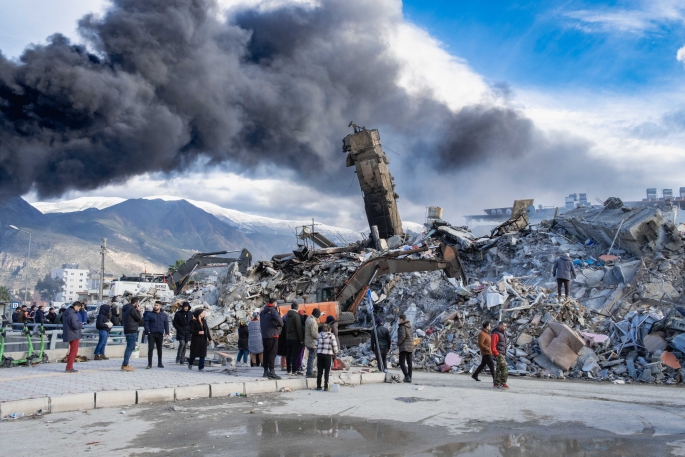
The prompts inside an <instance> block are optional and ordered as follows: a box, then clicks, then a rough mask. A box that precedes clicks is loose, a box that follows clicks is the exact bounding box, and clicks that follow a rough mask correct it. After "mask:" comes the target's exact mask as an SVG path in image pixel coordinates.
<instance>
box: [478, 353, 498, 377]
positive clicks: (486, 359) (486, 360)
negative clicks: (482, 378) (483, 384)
mask: <svg viewBox="0 0 685 457" xmlns="http://www.w3.org/2000/svg"><path fill="white" fill-rule="evenodd" d="M485 365H487V366H488V368H490V374H491V375H492V381H493V382H495V364H494V363H493V361H492V356H491V355H489V354H486V355H484V356H483V361H482V362H481V363H480V365H478V368H476V371H474V373H473V377H474V378H477V377H478V374H479V373H480V372H481V371H483V368H485Z"/></svg>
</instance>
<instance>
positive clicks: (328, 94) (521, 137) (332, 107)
mask: <svg viewBox="0 0 685 457" xmlns="http://www.w3.org/2000/svg"><path fill="white" fill-rule="evenodd" d="M401 21H403V18H402V14H401V3H400V2H399V1H396V0H327V1H325V2H322V4H321V6H319V7H303V6H284V7H279V8H277V9H272V10H267V11H262V10H257V9H254V10H249V9H247V10H246V9H242V10H232V11H231V12H230V13H229V15H228V17H227V18H226V19H225V20H224V19H220V16H219V10H218V7H217V5H216V4H215V2H214V1H213V0H174V1H169V0H113V1H112V5H111V7H110V9H109V10H108V11H107V13H106V14H105V15H104V16H103V17H101V18H98V17H95V16H92V15H89V16H86V17H84V18H82V19H81V21H80V22H79V32H80V34H81V35H82V36H83V38H84V39H85V41H86V43H87V47H84V46H80V45H73V44H71V43H70V42H69V40H68V39H67V38H65V37H64V36H62V35H60V34H55V35H53V36H52V37H50V38H49V39H48V44H46V45H40V46H33V47H30V48H28V49H27V50H26V51H25V52H24V53H23V55H22V56H21V58H20V61H19V62H13V61H10V60H8V59H6V58H4V57H2V55H0V193H1V194H4V195H22V194H24V193H26V192H27V191H30V190H35V191H37V193H38V195H39V196H40V197H55V196H59V195H60V194H62V193H64V192H65V191H67V190H70V189H79V190H88V189H95V188H97V187H100V186H103V185H106V184H109V183H113V182H121V181H125V180H126V179H128V178H130V177H132V176H135V175H139V174H143V173H146V172H155V171H161V172H169V173H171V172H178V171H182V170H183V169H184V168H186V167H188V166H190V165H192V164H193V163H195V162H196V161H197V160H198V159H202V160H205V161H206V162H207V163H209V164H210V165H212V164H224V165H225V166H227V167H230V168H231V169H233V170H242V171H247V172H250V171H253V170H264V169H265V167H266V168H269V169H273V168H274V167H279V166H280V167H285V168H287V169H289V170H292V171H294V172H295V173H297V174H298V175H299V176H300V177H301V178H302V179H306V180H307V181H308V182H309V183H311V184H313V185H315V186H317V185H318V186H319V187H328V188H333V190H332V191H334V192H345V191H347V190H346V189H347V187H348V186H347V183H346V182H345V183H344V184H343V185H342V186H341V189H342V190H335V189H334V188H335V186H331V185H330V183H331V182H335V181H332V180H331V178H333V177H337V176H339V175H340V174H341V172H342V171H343V170H344V158H343V157H342V153H341V152H340V144H341V143H340V140H341V139H342V137H343V136H344V135H345V134H347V133H348V130H347V129H346V127H347V124H348V122H349V121H350V120H354V121H356V122H358V123H360V124H363V125H367V126H369V127H377V128H380V129H384V128H387V129H390V130H392V131H394V132H397V133H398V135H406V136H407V137H411V138H413V139H417V138H420V139H421V144H422V158H423V159H424V160H426V161H427V162H428V163H431V164H432V165H433V166H434V167H435V168H436V169H443V168H444V167H445V165H447V166H468V165H470V164H474V163H478V162H480V161H483V160H487V159H488V158H489V157H491V156H493V155H500V154H505V155H509V156H514V157H516V156H518V155H521V154H524V153H525V151H526V149H527V148H528V147H529V145H530V142H531V141H532V140H531V138H532V134H531V132H532V131H533V130H534V127H533V126H532V123H531V122H530V121H529V120H527V119H526V118H524V117H523V116H522V115H521V114H519V113H517V112H515V111H513V110H509V109H506V108H494V107H482V106H474V107H467V108H464V109H462V110H461V111H459V112H457V113H454V112H452V111H450V110H449V109H448V108H447V107H446V106H445V105H444V104H443V103H441V102H438V101H436V100H435V99H433V98H432V97H431V96H430V95H425V96H423V97H417V96H414V95H409V94H408V93H407V92H406V91H405V90H404V89H402V88H401V87H399V86H398V84H397V81H398V79H399V72H400V64H399V62H397V61H396V60H395V59H393V57H392V56H391V53H389V52H388V45H387V43H386V41H385V39H384V38H383V34H382V33H381V32H382V31H383V30H387V29H389V28H392V27H395V26H397V25H398V24H399V23H400V22H401ZM455 84H458V81H457V82H455ZM429 132H430V134H429ZM345 181H347V180H345Z"/></svg>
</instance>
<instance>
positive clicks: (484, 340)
mask: <svg viewBox="0 0 685 457" xmlns="http://www.w3.org/2000/svg"><path fill="white" fill-rule="evenodd" d="M491 344H492V338H491V337H490V322H487V321H486V322H483V330H481V331H480V333H479V334H478V349H480V356H481V359H482V361H481V363H480V365H478V368H476V371H474V372H473V375H471V377H472V378H473V379H475V380H476V381H480V379H478V375H479V374H480V372H481V371H483V369H484V368H485V366H486V365H487V367H488V368H489V369H490V375H491V376H492V386H493V387H497V383H496V382H495V364H494V363H493V361H492V348H491Z"/></svg>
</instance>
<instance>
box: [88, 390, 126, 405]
mask: <svg viewBox="0 0 685 457" xmlns="http://www.w3.org/2000/svg"><path fill="white" fill-rule="evenodd" d="M135 404H136V391H135V390H108V391H106V392H95V407H96V408H114V407H116V406H130V405H135Z"/></svg>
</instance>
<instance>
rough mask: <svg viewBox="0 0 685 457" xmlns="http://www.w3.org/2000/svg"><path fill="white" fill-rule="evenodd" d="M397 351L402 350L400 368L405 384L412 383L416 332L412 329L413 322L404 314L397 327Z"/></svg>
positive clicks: (401, 315)
mask: <svg viewBox="0 0 685 457" xmlns="http://www.w3.org/2000/svg"><path fill="white" fill-rule="evenodd" d="M397 349H399V350H400V368H402V373H404V382H411V369H412V366H411V362H412V356H413V352H414V331H413V330H412V328H411V322H409V321H408V320H407V316H405V315H404V314H400V323H399V326H398V327H397ZM405 363H406V365H405Z"/></svg>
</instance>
